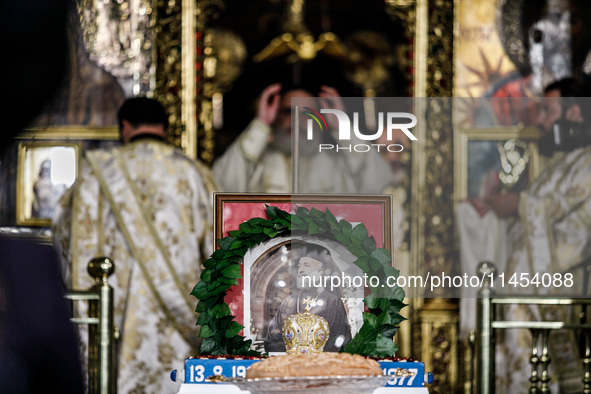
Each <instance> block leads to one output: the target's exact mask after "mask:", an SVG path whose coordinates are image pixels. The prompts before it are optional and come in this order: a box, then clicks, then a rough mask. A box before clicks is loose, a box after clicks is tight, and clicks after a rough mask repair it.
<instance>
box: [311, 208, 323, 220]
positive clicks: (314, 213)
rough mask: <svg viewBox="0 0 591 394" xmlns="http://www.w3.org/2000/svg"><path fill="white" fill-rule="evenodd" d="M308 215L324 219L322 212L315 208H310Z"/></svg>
mask: <svg viewBox="0 0 591 394" xmlns="http://www.w3.org/2000/svg"><path fill="white" fill-rule="evenodd" d="M310 216H311V217H313V218H318V219H324V212H322V211H319V210H318V209H316V208H312V209H311V210H310Z"/></svg>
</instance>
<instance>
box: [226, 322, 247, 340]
mask: <svg viewBox="0 0 591 394" xmlns="http://www.w3.org/2000/svg"><path fill="white" fill-rule="evenodd" d="M243 328H244V326H243V325H241V324H240V323H238V322H236V321H232V323H230V327H228V329H226V332H225V333H224V335H225V336H226V338H232V337H233V336H236V335H238V333H239V332H240V331H241V330H242V329H243Z"/></svg>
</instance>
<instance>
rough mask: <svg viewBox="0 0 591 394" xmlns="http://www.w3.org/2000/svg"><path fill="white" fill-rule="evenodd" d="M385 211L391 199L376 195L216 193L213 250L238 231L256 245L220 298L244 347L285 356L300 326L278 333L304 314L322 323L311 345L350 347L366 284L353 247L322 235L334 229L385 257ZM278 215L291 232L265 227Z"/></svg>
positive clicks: (388, 235)
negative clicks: (302, 224) (302, 225)
mask: <svg viewBox="0 0 591 394" xmlns="http://www.w3.org/2000/svg"><path fill="white" fill-rule="evenodd" d="M390 211H391V197H390V196H383V195H375V196H374V195H362V196H359V195H319V194H318V195H316V194H297V195H296V194H229V193H216V195H215V213H216V219H215V231H216V233H215V235H216V239H217V240H218V244H217V245H216V247H219V246H220V245H219V242H220V240H223V239H230V238H229V236H236V235H237V234H238V233H239V232H241V233H242V236H244V233H245V232H247V233H249V234H252V237H253V238H256V239H257V241H260V242H256V244H255V245H254V246H252V247H250V248H248V250H246V252H245V253H244V257H243V261H242V264H241V270H242V272H241V275H240V276H241V278H240V279H238V284H237V285H234V286H232V287H230V288H229V289H228V290H227V292H226V297H225V301H226V303H227V304H228V305H229V307H230V311H231V314H232V315H233V316H234V317H235V321H236V322H238V323H239V324H241V325H242V326H244V329H243V331H242V335H243V336H244V337H245V338H246V339H250V340H252V345H251V349H252V350H256V351H258V352H268V353H269V354H284V353H285V352H286V348H285V343H284V342H285V341H284V337H285V336H287V337H289V339H290V340H291V339H293V338H294V337H297V336H298V335H299V336H300V337H301V336H302V332H300V331H301V327H299V328H298V327H295V328H294V327H291V326H290V327H289V328H288V329H286V330H284V329H283V328H284V327H283V322H284V321H285V320H286V319H287V318H288V317H289V316H291V315H294V314H298V313H303V312H306V311H309V312H310V313H313V314H317V315H319V316H322V317H323V318H324V319H326V322H327V323H328V326H329V327H328V331H329V333H328V334H327V333H326V332H325V331H324V330H323V326H322V324H320V325H319V326H318V327H317V329H316V334H315V340H316V341H317V342H318V343H320V342H322V343H326V344H325V345H324V351H338V350H339V348H340V346H341V345H343V344H344V343H345V342H347V341H350V340H351V338H352V337H354V336H355V334H356V333H357V332H358V331H359V329H360V328H361V326H362V324H363V317H362V313H363V312H364V311H365V309H364V307H365V305H364V301H363V299H364V297H365V295H366V294H367V287H366V283H365V282H366V280H364V272H363V271H362V270H361V269H360V268H359V266H357V265H356V264H354V262H355V261H356V259H357V257H356V256H355V250H354V246H352V245H351V244H349V243H348V242H347V241H346V239H345V238H342V237H334V233H331V232H330V231H326V230H327V229H328V228H329V227H330V226H331V225H332V226H337V225H338V224H339V223H340V225H341V226H346V227H347V229H349V230H346V231H352V232H353V233H354V234H355V233H356V232H360V237H359V239H362V238H363V237H365V238H364V239H365V241H364V242H365V243H366V244H368V245H371V247H373V248H374V249H375V248H385V249H387V250H388V251H389V250H390V240H391V222H390V217H391V212H390ZM288 214H289V215H290V216H289V217H288V216H287V215H288ZM282 217H283V218H286V220H287V221H288V222H291V223H290V224H289V225H288V226H287V227H288V228H290V229H291V230H290V231H283V232H281V233H279V234H276V233H275V229H274V228H272V227H271V226H270V221H273V222H275V223H277V222H279V223H281V222H282V220H281V219H282ZM299 217H304V218H306V217H307V218H309V219H308V220H309V221H310V223H313V224H312V227H309V228H308V231H297V230H296V229H295V228H296V227H297V226H296V225H295V224H297V223H299V222H298V221H299V220H300V219H299ZM271 219H274V220H271ZM359 224H363V226H358V225H359ZM316 225H317V228H316V227H315V226H316ZM257 227H258V228H257ZM310 228H312V230H311V231H310ZM354 229H356V230H354ZM364 232H366V234H362V233H364ZM339 238H340V239H339ZM222 242H224V241H222ZM310 337H312V334H311V333H310ZM326 337H328V341H326ZM319 338H320V339H319ZM300 339H301V338H300ZM309 348H310V349H314V344H313V343H311V344H310V347H309Z"/></svg>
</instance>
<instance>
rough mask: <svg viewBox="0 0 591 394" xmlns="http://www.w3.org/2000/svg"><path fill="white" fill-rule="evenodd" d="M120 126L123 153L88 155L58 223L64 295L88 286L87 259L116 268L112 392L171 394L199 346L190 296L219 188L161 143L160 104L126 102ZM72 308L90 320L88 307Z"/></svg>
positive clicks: (208, 246)
mask: <svg viewBox="0 0 591 394" xmlns="http://www.w3.org/2000/svg"><path fill="white" fill-rule="evenodd" d="M119 126H120V133H121V140H122V142H123V146H121V147H120V148H114V149H109V150H95V151H88V152H86V155H85V158H84V159H83V160H82V161H81V165H80V171H79V175H78V178H77V181H76V183H75V184H74V186H73V187H72V188H71V189H70V190H68V192H66V195H65V196H64V198H63V199H62V200H61V201H60V204H59V206H58V208H57V211H56V214H55V216H54V221H53V226H52V227H53V234H54V241H55V245H56V247H57V248H58V250H59V251H60V254H61V256H62V259H63V264H64V271H65V277H66V278H67V287H68V288H70V289H80V290H82V289H87V288H89V287H90V286H92V285H93V282H94V279H93V278H91V277H90V275H89V274H88V273H87V264H88V262H89V261H90V260H91V259H92V258H93V257H97V256H108V257H110V258H111V259H112V260H113V262H114V266H115V271H114V274H113V275H112V276H111V277H110V278H109V284H110V285H111V286H112V287H113V288H114V312H115V313H114V318H115V326H116V327H117V328H118V330H119V335H120V338H119V340H118V343H117V364H118V365H117V367H118V377H117V379H118V392H119V393H129V392H134V393H139V392H142V393H144V392H145V393H176V392H178V389H179V383H174V382H172V381H171V379H170V372H171V371H172V370H173V369H177V368H182V366H183V364H184V360H185V359H186V358H187V357H189V356H194V355H196V354H197V348H198V345H199V341H198V338H197V335H198V328H197V327H195V322H196V319H197V316H196V313H195V307H196V304H197V302H196V300H194V299H192V298H191V297H190V295H189V294H190V292H191V289H192V288H193V286H194V285H195V284H196V283H197V282H198V281H199V276H200V272H201V262H202V260H204V259H205V258H206V257H207V256H209V255H210V254H211V253H212V251H213V238H212V236H213V232H212V223H213V209H212V203H213V199H212V193H213V191H214V190H215V186H214V183H213V178H212V177H211V175H210V173H209V171H208V169H207V168H206V167H204V166H202V165H201V164H200V163H198V162H196V161H193V160H191V159H189V158H187V157H185V156H184V155H183V154H182V153H181V151H180V150H179V149H177V148H175V147H173V146H171V145H169V144H167V143H165V138H166V129H167V126H168V116H167V115H166V113H165V111H164V109H163V108H162V106H161V105H160V104H159V103H158V102H157V101H156V100H152V99H147V98H134V99H129V100H128V101H126V103H125V104H124V105H123V106H122V107H121V109H120V112H119ZM75 307H76V310H75V315H76V316H84V315H86V313H87V307H86V303H82V302H77V303H76V306H75ZM80 334H81V338H80V340H81V342H82V348H83V350H84V354H86V350H87V349H86V347H87V332H86V331H85V330H81V333H80Z"/></svg>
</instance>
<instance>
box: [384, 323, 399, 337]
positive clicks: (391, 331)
mask: <svg viewBox="0 0 591 394" xmlns="http://www.w3.org/2000/svg"><path fill="white" fill-rule="evenodd" d="M397 331H398V327H397V326H393V325H391V324H384V325H383V326H382V336H383V337H385V338H394V335H396V332H397Z"/></svg>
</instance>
